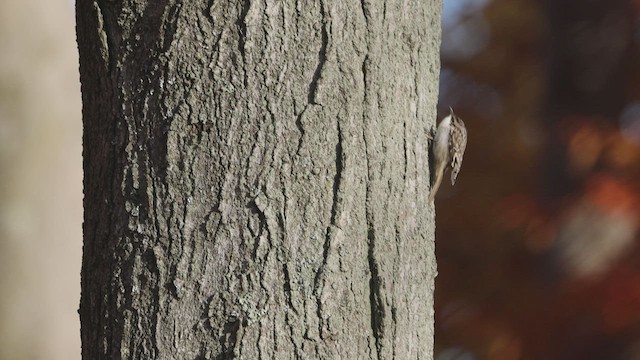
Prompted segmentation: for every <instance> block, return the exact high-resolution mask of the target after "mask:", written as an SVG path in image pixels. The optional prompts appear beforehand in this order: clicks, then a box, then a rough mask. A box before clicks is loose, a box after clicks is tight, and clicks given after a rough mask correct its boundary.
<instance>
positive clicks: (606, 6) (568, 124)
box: [542, 0, 635, 199]
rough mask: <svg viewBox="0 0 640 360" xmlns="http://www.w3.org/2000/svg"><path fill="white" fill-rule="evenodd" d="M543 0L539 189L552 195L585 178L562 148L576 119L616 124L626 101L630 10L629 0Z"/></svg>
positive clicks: (602, 125)
mask: <svg viewBox="0 0 640 360" xmlns="http://www.w3.org/2000/svg"><path fill="white" fill-rule="evenodd" d="M544 5H545V10H546V15H547V19H548V29H547V41H548V49H547V50H548V55H549V58H548V68H547V79H548V82H547V87H546V99H545V100H546V101H545V104H544V109H543V113H544V117H543V119H544V120H545V121H544V123H543V125H544V126H545V130H546V132H547V136H546V137H545V138H546V139H548V140H547V141H548V144H547V146H546V154H545V155H544V161H543V164H544V168H543V169H544V171H543V191H542V193H543V195H544V196H545V197H548V198H549V199H553V198H559V197H563V196H565V195H567V194H568V193H569V192H572V191H574V189H575V188H576V186H578V187H579V186H580V185H581V183H582V181H583V180H584V179H586V178H587V177H588V176H587V175H588V174H587V173H586V172H584V171H582V170H583V169H576V166H575V165H576V164H572V159H571V153H570V152H571V149H567V147H566V146H567V139H568V138H571V137H572V136H574V134H575V131H576V127H577V123H578V122H581V123H583V124H584V123H589V125H590V126H594V127H596V128H600V129H606V128H609V129H612V128H617V127H618V124H617V120H618V118H619V115H620V112H621V111H622V108H623V106H624V105H625V104H626V102H627V100H628V97H627V95H626V94H627V92H628V89H629V85H628V81H629V79H630V73H631V71H630V70H631V69H630V65H631V64H629V59H630V57H629V52H630V50H631V45H632V41H633V32H634V28H633V22H634V19H635V12H634V11H633V8H632V5H631V3H630V1H629V0H597V1H588V2H585V1H581V0H564V1H555V0H548V1H545V2H544ZM583 145H586V144H583ZM578 151H579V152H580V153H581V154H584V152H585V151H586V152H589V149H588V148H587V147H586V146H581V149H579V150H578ZM581 157H583V155H581ZM594 161H595V160H594ZM593 165H595V164H587V165H586V167H587V168H591V166H593ZM578 167H583V166H580V165H578ZM595 170H599V169H597V168H596V169H595Z"/></svg>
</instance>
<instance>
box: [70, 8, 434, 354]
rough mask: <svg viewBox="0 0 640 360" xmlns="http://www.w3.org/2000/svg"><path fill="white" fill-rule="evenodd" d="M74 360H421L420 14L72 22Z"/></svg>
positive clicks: (423, 156) (428, 277)
mask: <svg viewBox="0 0 640 360" xmlns="http://www.w3.org/2000/svg"><path fill="white" fill-rule="evenodd" d="M77 22H78V25H77V31H78V44H79V49H80V74H81V81H82V93H83V118H84V169H85V180H84V188H85V189H84V191H85V200H84V207H85V223H84V258H83V268H82V299H81V304H80V318H81V324H82V344H83V349H82V352H83V358H85V359H102V358H136V359H138V358H143V359H147V358H161V359H224V358H233V357H239V358H246V359H257V358H276V359H283V358H325V359H336V358H354V359H355V358H359V359H361V358H379V359H390V358H398V359H409V358H431V357H432V349H433V284H434V282H433V279H434V276H435V273H436V270H435V258H434V246H433V220H434V213H433V208H431V207H429V205H428V204H427V203H426V197H427V194H428V188H429V171H428V159H427V158H428V150H427V142H426V136H425V130H426V129H428V128H430V127H432V126H433V125H434V124H433V122H434V121H433V119H434V115H435V103H436V99H437V80H438V73H439V60H438V49H439V44H440V2H439V1H427V2H422V1H412V2H406V3H403V4H400V3H397V2H389V3H383V2H368V1H362V2H344V1H316V2H297V1H278V2H272V1H266V2H250V1H230V2H215V1H214V2H202V1H201V2H185V3H180V2H174V1H159V2H147V1H142V0H131V1H127V2H122V1H107V0H100V1H95V2H90V1H82V0H80V1H78V2H77Z"/></svg>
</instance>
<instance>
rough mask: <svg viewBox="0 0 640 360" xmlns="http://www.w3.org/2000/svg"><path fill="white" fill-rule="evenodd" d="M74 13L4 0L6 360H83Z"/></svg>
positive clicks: (0, 159)
mask: <svg viewBox="0 0 640 360" xmlns="http://www.w3.org/2000/svg"><path fill="white" fill-rule="evenodd" d="M74 18H75V15H74V5H73V2H72V1H69V0H47V1H41V0H1V1H0V359H1V360H5V359H7V360H13V359H16V360H22V359H42V360H45V359H47V360H48V359H53V360H58V359H59V360H62V359H65V360H66V359H69V360H72V359H79V358H80V324H79V320H78V314H77V309H78V304H79V300H80V258H81V251H82V122H81V113H80V112H81V106H82V105H81V99H80V84H79V80H78V78H79V74H78V59H77V58H78V52H77V50H76V42H75V38H76V37H75V25H74V24H75V20H74Z"/></svg>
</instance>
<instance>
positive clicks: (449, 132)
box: [429, 108, 467, 203]
mask: <svg viewBox="0 0 640 360" xmlns="http://www.w3.org/2000/svg"><path fill="white" fill-rule="evenodd" d="M449 110H450V114H449V115H447V116H446V117H445V118H444V119H442V121H440V124H438V127H437V129H436V132H435V136H433V137H432V143H431V152H432V153H433V160H434V161H433V164H434V168H435V169H434V170H435V177H434V182H433V185H432V186H431V192H430V193H429V203H431V202H432V201H433V199H434V198H435V196H436V193H437V192H438V188H440V183H441V182H442V178H443V177H444V173H445V170H446V169H447V167H450V168H451V185H454V184H455V183H456V178H457V177H458V174H459V173H460V168H461V167H462V158H463V157H464V151H465V149H466V148H467V128H466V127H465V126H464V122H463V121H462V119H460V118H459V117H457V116H456V115H455V113H454V112H453V109H452V108H449Z"/></svg>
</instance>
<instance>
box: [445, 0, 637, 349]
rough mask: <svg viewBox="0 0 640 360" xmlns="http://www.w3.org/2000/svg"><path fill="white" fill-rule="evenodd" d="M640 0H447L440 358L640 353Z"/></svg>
mask: <svg viewBox="0 0 640 360" xmlns="http://www.w3.org/2000/svg"><path fill="white" fill-rule="evenodd" d="M639 12H640V1H638V0H580V1H578V0H546V1H545V0H535V1H534V0H444V8H443V13H444V15H443V25H442V26H443V39H442V52H441V53H442V55H441V57H442V74H441V88H440V90H441V92H440V105H439V112H440V114H441V116H444V115H446V114H447V113H448V106H452V107H453V108H454V109H455V110H456V113H457V114H458V115H460V117H462V118H463V119H464V121H465V123H466V125H467V128H468V130H469V144H468V146H467V152H466V155H465V162H464V164H463V167H462V171H461V173H460V175H459V176H458V181H457V183H456V186H455V187H454V188H451V187H450V186H449V187H445V188H444V189H442V190H441V192H442V193H441V194H439V195H440V196H439V198H437V199H436V206H437V208H438V211H437V219H436V224H437V231H436V233H437V236H436V253H437V258H438V268H439V275H438V278H437V279H436V346H437V353H436V355H437V356H436V359H437V360H449V359H465V360H469V359H492V360H510V359H580V360H581V359H594V360H596V359H597V360H601V359H605V360H611V359H640V249H639V248H638V240H640V239H639V236H638V229H639V226H640V213H639V210H640V208H639V201H638V200H639V194H640V192H639V191H640V57H639V55H640V53H639V47H640V17H639Z"/></svg>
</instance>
